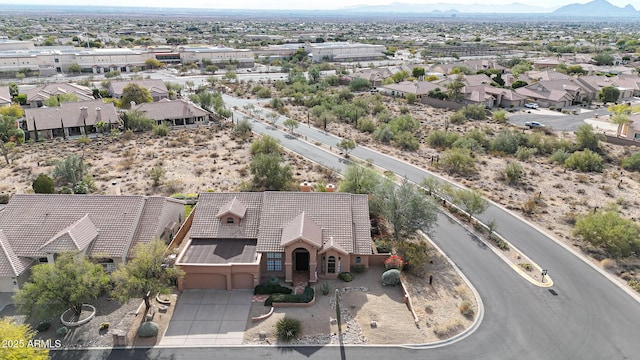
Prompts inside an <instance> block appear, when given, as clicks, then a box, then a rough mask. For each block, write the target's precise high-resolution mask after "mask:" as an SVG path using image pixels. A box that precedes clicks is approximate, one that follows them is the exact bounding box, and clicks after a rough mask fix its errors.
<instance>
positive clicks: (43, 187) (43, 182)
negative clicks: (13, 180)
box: [31, 174, 56, 194]
mask: <svg viewBox="0 0 640 360" xmlns="http://www.w3.org/2000/svg"><path fill="white" fill-rule="evenodd" d="M31 188H33V192H34V193H36V194H54V193H55V192H56V189H55V187H54V184H53V179H52V178H50V177H48V176H47V175H46V174H40V175H38V177H37V178H36V179H35V180H33V184H31Z"/></svg>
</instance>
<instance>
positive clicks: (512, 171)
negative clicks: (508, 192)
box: [504, 162, 524, 185]
mask: <svg viewBox="0 0 640 360" xmlns="http://www.w3.org/2000/svg"><path fill="white" fill-rule="evenodd" d="M504 173H505V176H506V177H507V182H508V183H509V185H515V184H517V183H519V182H520V179H522V175H524V171H523V170H522V165H520V164H518V163H517V162H510V163H508V164H507V166H505V168H504Z"/></svg>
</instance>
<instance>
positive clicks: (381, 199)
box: [372, 179, 437, 242]
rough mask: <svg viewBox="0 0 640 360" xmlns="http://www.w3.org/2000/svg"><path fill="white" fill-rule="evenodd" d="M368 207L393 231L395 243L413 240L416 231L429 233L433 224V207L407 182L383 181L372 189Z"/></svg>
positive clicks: (428, 200) (435, 218) (434, 211)
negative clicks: (408, 239) (402, 240)
mask: <svg viewBox="0 0 640 360" xmlns="http://www.w3.org/2000/svg"><path fill="white" fill-rule="evenodd" d="M372 205H373V209H374V211H377V212H378V213H380V214H382V215H383V216H384V218H385V220H386V221H387V223H388V225H390V227H391V228H392V229H393V238H394V240H395V241H396V242H398V241H400V240H401V239H406V238H409V237H411V236H413V235H414V234H415V233H416V232H417V231H418V230H423V231H429V230H430V229H431V227H432V226H433V225H434V224H435V223H436V220H437V217H436V213H437V208H436V205H435V204H434V203H433V201H431V200H430V199H428V198H427V197H426V196H425V195H424V194H422V193H421V192H420V191H419V190H418V188H417V187H416V186H415V185H413V184H412V183H410V182H409V181H408V180H407V179H404V180H403V181H402V183H401V184H400V185H396V184H395V183H394V182H392V181H391V180H389V179H387V180H385V181H384V182H383V183H382V184H381V185H380V186H378V187H377V188H376V190H375V192H374V194H373V196H372Z"/></svg>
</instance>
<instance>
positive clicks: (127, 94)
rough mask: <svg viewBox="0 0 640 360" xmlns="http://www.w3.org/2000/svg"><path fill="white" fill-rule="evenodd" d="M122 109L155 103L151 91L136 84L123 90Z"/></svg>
mask: <svg viewBox="0 0 640 360" xmlns="http://www.w3.org/2000/svg"><path fill="white" fill-rule="evenodd" d="M120 101H121V102H120V107H121V108H123V109H129V108H131V103H132V102H134V103H136V104H142V103H149V102H153V98H152V97H151V92H150V91H149V89H147V88H145V87H143V86H140V85H138V84H136V83H131V84H129V85H127V86H125V87H124V89H122V99H120Z"/></svg>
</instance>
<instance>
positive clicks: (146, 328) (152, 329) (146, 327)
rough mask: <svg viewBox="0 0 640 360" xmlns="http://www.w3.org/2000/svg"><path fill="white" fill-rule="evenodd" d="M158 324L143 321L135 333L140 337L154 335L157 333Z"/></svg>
mask: <svg viewBox="0 0 640 360" xmlns="http://www.w3.org/2000/svg"><path fill="white" fill-rule="evenodd" d="M158 329H159V326H158V324H157V323H155V322H153V321H145V322H143V323H142V324H141V325H140V327H139V328H138V331H137V334H138V336H140V337H142V338H147V337H154V336H157V335H158Z"/></svg>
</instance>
